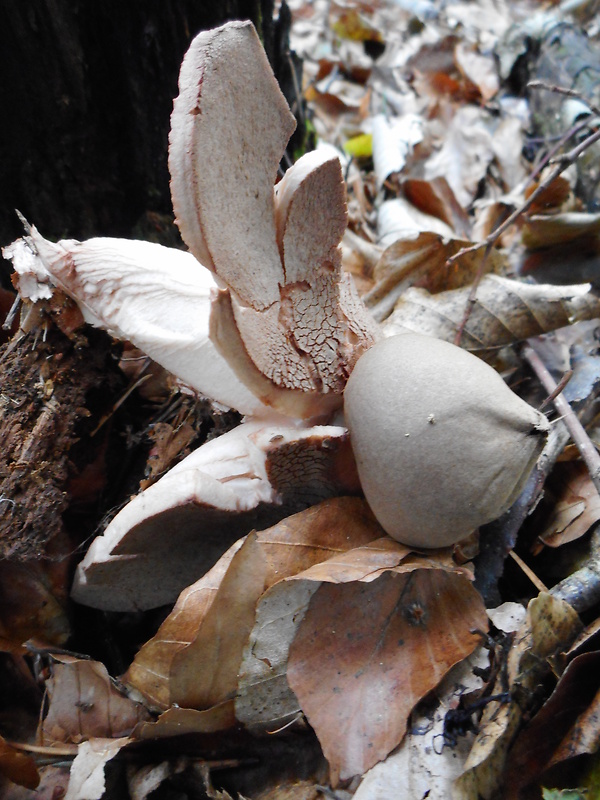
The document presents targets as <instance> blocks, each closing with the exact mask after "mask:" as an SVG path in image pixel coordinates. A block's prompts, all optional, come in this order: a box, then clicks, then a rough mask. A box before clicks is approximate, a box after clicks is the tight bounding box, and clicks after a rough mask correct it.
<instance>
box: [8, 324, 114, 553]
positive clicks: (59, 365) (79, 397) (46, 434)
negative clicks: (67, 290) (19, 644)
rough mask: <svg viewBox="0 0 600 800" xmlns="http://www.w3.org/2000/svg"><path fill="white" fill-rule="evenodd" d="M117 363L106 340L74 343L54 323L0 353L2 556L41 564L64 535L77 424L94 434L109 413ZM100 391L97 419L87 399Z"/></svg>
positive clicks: (90, 336) (97, 337)
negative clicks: (101, 417)
mask: <svg viewBox="0 0 600 800" xmlns="http://www.w3.org/2000/svg"><path fill="white" fill-rule="evenodd" d="M111 362H112V366H111ZM115 364H116V362H115V360H114V359H112V358H111V344H110V340H109V338H108V337H107V336H105V335H104V334H100V333H97V332H95V331H91V330H88V331H86V334H85V335H82V334H78V335H76V336H75V337H73V338H69V337H68V336H67V335H65V334H64V333H62V332H61V331H60V330H59V329H58V328H57V327H56V326H55V325H54V324H53V323H52V321H51V320H50V319H49V318H46V319H45V320H44V321H43V322H42V323H41V325H40V326H38V327H36V328H35V329H34V330H31V331H30V332H29V333H27V334H26V335H24V336H22V337H21V338H20V339H15V340H13V341H12V342H10V343H9V344H7V345H4V346H3V348H2V349H1V350H0V386H1V387H2V388H1V393H0V441H1V442H2V449H1V451H0V558H5V559H15V560H20V561H24V560H29V559H36V558H40V557H41V556H43V555H44V551H45V545H46V543H47V542H49V541H50V540H51V539H52V538H53V537H54V536H56V535H57V534H59V533H61V532H62V531H63V522H62V516H61V515H62V513H63V512H64V511H65V510H66V508H67V506H68V503H69V496H68V493H67V491H66V488H67V484H68V481H69V478H70V477H71V476H72V475H73V474H74V471H75V470H74V465H73V464H71V462H70V459H69V451H70V450H71V448H72V446H73V445H74V444H75V443H76V442H77V440H78V437H79V436H80V435H81V429H80V427H78V426H79V425H80V423H82V422H84V423H85V425H86V426H89V427H88V428H87V429H88V430H92V429H93V427H94V426H95V425H96V424H97V422H98V418H99V417H97V416H96V415H97V414H98V413H100V414H101V413H103V411H104V410H106V409H107V408H109V407H110V405H111V403H112V401H113V397H114V394H115V389H116V387H117V386H118V385H119V384H120V378H119V377H118V373H117V368H116V366H115ZM99 389H102V397H103V400H104V401H105V403H106V406H104V407H103V408H102V409H100V410H98V409H96V411H95V414H94V415H93V416H92V415H91V414H90V411H88V410H87V408H86V396H87V394H88V393H89V392H90V391H93V390H99ZM80 466H83V465H80Z"/></svg>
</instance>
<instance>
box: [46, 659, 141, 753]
mask: <svg viewBox="0 0 600 800" xmlns="http://www.w3.org/2000/svg"><path fill="white" fill-rule="evenodd" d="M57 658H58V657H57ZM46 687H47V690H48V696H49V709H48V714H47V715H46V717H45V719H44V721H43V723H42V725H41V729H40V736H41V739H42V741H43V743H44V744H53V743H62V742H75V743H78V742H80V741H81V740H82V739H90V738H95V737H101V738H115V737H124V736H128V735H129V734H130V733H131V732H132V731H133V729H134V728H135V726H136V725H137V724H138V722H140V721H141V720H145V719H148V713H147V712H146V710H145V708H144V707H143V706H141V705H139V704H137V703H134V702H133V701H132V700H130V699H129V698H128V697H125V696H124V695H123V694H122V693H121V692H119V691H118V690H117V689H116V687H115V686H114V684H113V683H112V682H111V680H110V678H109V675H108V672H107V670H106V667H105V666H104V664H101V663H100V662H99V661H91V660H89V661H88V660H84V659H78V658H74V657H71V656H60V661H59V662H58V663H55V664H54V666H53V671H52V677H51V678H49V679H48V680H47V681H46Z"/></svg>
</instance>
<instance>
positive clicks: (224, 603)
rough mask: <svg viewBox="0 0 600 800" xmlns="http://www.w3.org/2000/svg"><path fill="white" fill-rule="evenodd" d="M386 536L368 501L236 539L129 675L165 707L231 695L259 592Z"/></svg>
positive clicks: (313, 512) (332, 506)
mask: <svg viewBox="0 0 600 800" xmlns="http://www.w3.org/2000/svg"><path fill="white" fill-rule="evenodd" d="M380 535H381V529H380V528H379V526H378V525H377V523H376V522H375V520H374V519H373V517H372V515H371V513H370V511H369V510H368V508H367V506H366V504H365V503H364V501H362V500H360V499H358V498H348V497H345V498H340V499H333V500H329V501H325V502H324V503H322V504H320V505H318V506H315V507H313V508H309V509H307V510H305V511H303V512H300V513H298V514H295V515H293V516H291V517H288V518H287V519H285V520H282V521H281V522H280V523H278V524H277V525H275V526H274V527H273V528H269V529H268V530H265V531H262V532H260V533H253V534H251V535H250V536H249V537H248V538H247V539H246V540H245V541H244V543H243V544H241V547H240V543H236V544H235V545H234V546H233V547H232V548H231V549H230V550H229V551H228V552H227V553H226V554H225V555H224V556H223V557H222V559H221V560H220V561H219V562H218V563H217V564H216V565H215V567H214V568H213V569H212V570H211V571H210V572H209V573H208V574H207V575H205V576H204V577H203V578H201V579H200V580H199V581H197V583H195V584H193V585H192V586H190V587H188V588H187V589H186V590H185V591H184V592H183V593H182V594H181V596H180V597H179V600H178V601H177V603H176V605H175V608H174V609H173V611H172V612H171V614H170V615H169V617H167V619H166V620H165V622H164V623H163V625H162V626H161V627H160V629H159V630H158V632H157V634H156V636H154V638H153V639H151V640H150V641H149V642H147V643H146V644H145V645H144V647H143V648H142V649H141V650H140V652H139V653H138V655H137V656H136V658H135V660H134V661H133V663H132V665H131V667H130V668H129V670H128V672H127V674H126V675H125V680H126V681H127V683H128V684H129V685H131V686H134V687H135V688H136V689H137V690H138V691H140V692H141V693H142V694H143V695H144V696H145V697H146V698H147V700H148V701H149V702H150V703H152V704H153V705H156V706H158V707H159V708H168V707H169V706H171V705H173V704H174V703H176V704H177V705H179V706H182V707H184V708H188V709H204V708H210V707H211V706H215V705H217V704H219V703H222V702H224V701H226V700H230V699H233V697H234V695H235V692H236V688H237V681H238V671H239V668H240V663H241V661H242V652H243V648H244V646H245V644H246V642H247V640H248V637H249V635H250V631H251V630H252V627H253V625H254V618H255V609H256V604H257V602H258V599H259V597H260V596H261V595H262V594H263V592H264V591H265V590H266V589H268V588H269V586H270V585H271V584H273V583H274V582H276V581H279V580H281V579H283V578H285V577H287V576H288V575H294V574H296V573H297V572H300V571H302V570H303V569H306V568H307V567H308V566H311V565H312V564H315V563H318V562H320V561H323V560H325V559H327V558H329V557H330V556H331V555H332V554H335V553H338V552H340V551H345V550H348V549H350V548H352V547H355V546H357V545H360V544H362V543H364V542H367V541H370V540H373V539H375V538H377V537H379V536H380Z"/></svg>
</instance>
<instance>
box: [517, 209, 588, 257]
mask: <svg viewBox="0 0 600 800" xmlns="http://www.w3.org/2000/svg"><path fill="white" fill-rule="evenodd" d="M598 233H600V214H584V213H582V212H577V213H575V212H573V213H565V214H552V215H539V216H538V215H532V216H529V217H526V219H525V223H524V225H523V228H522V237H523V244H524V245H525V246H526V247H529V248H530V249H532V250H536V249H538V248H540V247H549V246H550V245H555V244H564V243H566V242H572V241H574V240H577V239H578V238H579V237H581V236H586V235H588V236H589V235H593V236H597V235H598Z"/></svg>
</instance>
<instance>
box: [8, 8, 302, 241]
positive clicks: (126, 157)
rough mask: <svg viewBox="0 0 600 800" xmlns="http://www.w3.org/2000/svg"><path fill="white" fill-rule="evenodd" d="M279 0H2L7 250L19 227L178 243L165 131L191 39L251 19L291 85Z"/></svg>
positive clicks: (48, 232)
mask: <svg viewBox="0 0 600 800" xmlns="http://www.w3.org/2000/svg"><path fill="white" fill-rule="evenodd" d="M286 15H287V16H289V11H287V8H286V7H285V6H284V9H283V14H280V21H274V19H273V0H177V2H169V3H165V2H164V0H125V1H124V0H103V2H101V3H90V2H86V0H33V1H32V2H26V3H23V2H22V1H21V0H0V31H1V36H2V59H1V60H0V103H1V106H0V107H1V108H2V109H3V123H2V126H0V154H1V157H0V186H2V199H1V200H0V246H1V245H5V244H8V243H9V242H10V241H12V240H13V239H15V238H17V237H18V236H20V235H21V234H22V228H21V225H20V223H19V221H18V219H17V217H16V215H15V212H14V209H15V208H18V209H19V210H20V211H21V212H22V213H23V214H24V215H25V217H26V218H27V219H28V220H30V221H31V222H32V223H34V224H35V225H36V226H37V227H38V228H39V229H40V230H41V231H42V233H43V234H44V235H45V236H48V237H54V238H61V237H62V238H65V237H72V238H77V239H84V238H87V237H90V236H95V235H104V236H125V237H131V236H137V237H139V238H144V239H150V240H152V239H154V240H156V241H161V242H162V243H165V244H177V242H178V235H177V232H176V230H175V227H174V225H173V223H172V214H171V200H170V196H169V175H168V171H167V138H168V132H169V117H170V114H171V109H172V102H173V98H174V97H175V95H176V93H177V77H178V73H179V66H180V63H181V60H182V57H183V54H184V52H185V51H186V49H187V47H188V45H189V43H190V41H191V39H192V38H193V36H194V35H195V34H196V33H197V32H198V31H199V30H202V29H208V28H211V27H214V26H216V25H219V24H221V23H223V22H224V21H226V20H227V19H252V21H253V22H254V24H255V25H256V27H257V30H258V32H259V34H260V35H261V36H262V38H263V41H264V42H265V47H266V49H267V53H268V55H269V57H270V58H271V61H272V63H273V64H274V66H275V70H276V72H279V73H280V74H283V73H286V72H287V83H289V84H292V81H291V80H290V68H289V64H290V59H289V57H288V56H287V54H284V51H285V40H286V30H285V25H284V24H282V22H285V18H287V17H286Z"/></svg>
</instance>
